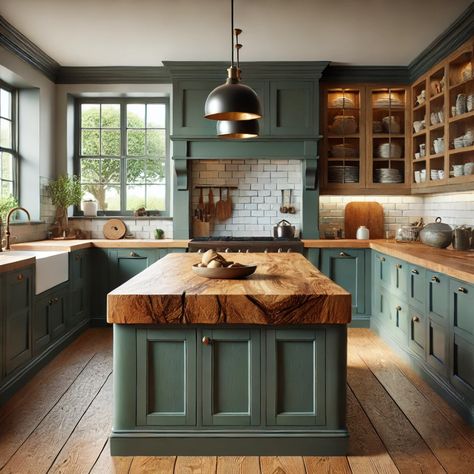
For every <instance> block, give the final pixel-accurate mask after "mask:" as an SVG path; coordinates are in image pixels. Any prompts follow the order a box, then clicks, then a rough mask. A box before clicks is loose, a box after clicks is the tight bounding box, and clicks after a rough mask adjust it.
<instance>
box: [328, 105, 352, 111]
mask: <svg viewBox="0 0 474 474" xmlns="http://www.w3.org/2000/svg"><path fill="white" fill-rule="evenodd" d="M328 110H360V107H342V106H341V107H336V106H335V105H331V106H328Z"/></svg>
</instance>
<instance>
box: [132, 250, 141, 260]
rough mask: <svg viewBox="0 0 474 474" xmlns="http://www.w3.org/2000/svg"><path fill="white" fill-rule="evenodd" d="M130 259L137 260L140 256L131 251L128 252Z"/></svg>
mask: <svg viewBox="0 0 474 474" xmlns="http://www.w3.org/2000/svg"><path fill="white" fill-rule="evenodd" d="M130 257H134V258H137V257H140V255H138V253H137V252H134V251H133V250H132V251H131V252H130Z"/></svg>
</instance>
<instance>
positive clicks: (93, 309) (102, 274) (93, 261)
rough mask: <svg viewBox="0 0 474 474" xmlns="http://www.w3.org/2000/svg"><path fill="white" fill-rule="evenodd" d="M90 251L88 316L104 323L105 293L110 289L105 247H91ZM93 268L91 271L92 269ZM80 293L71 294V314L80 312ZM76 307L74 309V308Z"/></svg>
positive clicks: (81, 300) (82, 303) (81, 301)
mask: <svg viewBox="0 0 474 474" xmlns="http://www.w3.org/2000/svg"><path fill="white" fill-rule="evenodd" d="M89 252H90V254H89V255H90V267H91V270H90V275H91V285H90V287H89V288H90V313H89V314H90V317H91V320H92V321H96V322H98V323H99V324H105V315H106V312H107V310H106V301H107V293H108V292H109V291H110V290H111V282H110V275H109V260H108V252H107V250H106V249H100V248H92V249H89ZM92 269H93V271H92ZM81 298H82V295H81V294H79V295H74V292H73V294H72V295H71V300H72V301H71V314H72V315H74V314H79V316H78V317H79V319H80V317H81V316H80V315H81V314H82V310H81V308H82V306H83V305H84V302H83V301H84V300H83V299H81ZM74 308H76V309H74Z"/></svg>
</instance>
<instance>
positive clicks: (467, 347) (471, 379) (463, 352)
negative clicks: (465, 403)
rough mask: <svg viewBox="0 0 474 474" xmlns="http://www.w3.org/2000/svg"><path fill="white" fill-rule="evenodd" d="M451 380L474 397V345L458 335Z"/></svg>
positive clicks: (454, 342) (454, 349) (455, 339)
mask: <svg viewBox="0 0 474 474" xmlns="http://www.w3.org/2000/svg"><path fill="white" fill-rule="evenodd" d="M451 380H452V382H453V384H454V385H455V386H456V387H457V388H459V389H461V390H462V391H463V392H467V393H469V394H470V395H471V396H473V395H474V345H473V344H471V343H470V342H468V341H467V340H466V339H464V338H463V337H461V336H458V335H456V334H455V335H454V339H453V370H452V379H451Z"/></svg>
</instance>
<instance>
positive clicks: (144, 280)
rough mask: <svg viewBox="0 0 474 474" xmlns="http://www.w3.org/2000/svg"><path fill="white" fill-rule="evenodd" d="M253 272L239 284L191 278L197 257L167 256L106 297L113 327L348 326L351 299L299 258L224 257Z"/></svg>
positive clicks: (187, 254) (109, 318)
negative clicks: (223, 325) (184, 325)
mask: <svg viewBox="0 0 474 474" xmlns="http://www.w3.org/2000/svg"><path fill="white" fill-rule="evenodd" d="M226 258H228V259H230V260H234V261H237V262H239V263H242V264H256V265H257V270H256V272H255V273H254V274H253V275H251V276H249V277H247V278H245V279H241V280H213V279H208V278H203V277H200V276H198V275H196V274H195V273H194V272H193V270H192V266H193V264H195V263H199V262H200V260H201V256H200V255H199V254H196V253H185V254H168V255H167V256H166V257H164V258H162V259H161V260H159V261H158V262H156V263H154V264H153V265H151V266H150V267H148V268H147V269H146V270H144V271H143V272H141V273H140V274H138V275H136V276H135V277H133V278H132V279H131V280H129V281H128V282H126V283H124V284H123V285H122V286H120V287H118V288H116V289H115V290H114V291H112V292H111V293H109V295H108V296H107V321H108V322H109V323H116V324H117V323H118V324H262V325H289V324H347V323H349V322H350V321H351V295H350V294H349V293H348V292H347V291H345V290H344V289H342V288H341V287H340V286H338V285H336V284H335V283H333V282H332V281H331V280H330V279H329V278H327V277H326V276H324V275H323V274H322V273H320V272H319V271H318V270H317V269H316V268H315V267H314V266H313V265H312V264H311V263H310V262H309V261H308V260H306V259H305V257H303V256H302V255H300V254H258V253H253V254H226Z"/></svg>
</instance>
